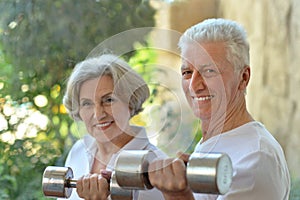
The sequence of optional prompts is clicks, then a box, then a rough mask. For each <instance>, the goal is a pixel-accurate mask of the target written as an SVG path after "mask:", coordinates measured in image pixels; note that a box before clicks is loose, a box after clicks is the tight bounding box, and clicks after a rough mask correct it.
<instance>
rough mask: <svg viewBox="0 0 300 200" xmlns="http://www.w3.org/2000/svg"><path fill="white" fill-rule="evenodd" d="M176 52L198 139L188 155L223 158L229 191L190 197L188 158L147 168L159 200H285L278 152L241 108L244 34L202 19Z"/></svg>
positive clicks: (286, 186) (246, 67)
mask: <svg viewBox="0 0 300 200" xmlns="http://www.w3.org/2000/svg"><path fill="white" fill-rule="evenodd" d="M179 47H180V49H181V56H182V66H181V73H182V87H183V90H184V92H185V95H186V98H187V101H188V103H189V105H190V106H191V108H192V110H193V112H194V114H195V115H196V117H197V118H199V119H200V120H201V127H202V133H203V137H202V139H201V140H200V142H199V143H198V145H197V146H196V148H195V150H194V152H195V153H198V152H224V153H226V154H228V155H229V157H230V158H231V160H232V165H233V179H232V185H231V187H230V189H229V191H228V192H227V193H226V194H225V195H212V194H196V193H193V192H192V191H191V189H190V187H189V185H188V183H187V178H186V167H185V163H184V162H187V160H188V156H184V157H182V158H181V159H172V158H169V159H164V160H158V161H155V162H153V163H151V165H150V170H149V171H150V172H149V178H150V182H151V184H152V185H154V186H155V187H157V188H158V189H160V190H161V191H162V192H163V195H164V197H165V199H185V200H186V199H218V200H221V199H222V200H223V199H227V200H229V199H234V200H240V199H243V200H245V199H249V200H254V199H255V200H256V199H257V200H260V199H261V200H277V199H278V200H282V199H288V197H289V191H290V177H289V172H288V167H287V163H286V160H285V156H284V153H283V150H282V148H281V146H280V145H279V143H278V142H277V141H276V139H275V138H274V137H273V136H272V135H271V134H270V133H269V131H268V130H267V129H266V128H265V127H264V125H263V124H262V123H260V122H258V121H256V120H255V119H253V117H252V116H251V114H250V113H249V112H248V110H247V107H246V100H245V94H246V88H247V86H248V83H249V79H250V71H251V70H250V63H249V44H248V42H247V39H246V33H245V31H244V29H243V28H242V27H241V26H240V25H239V24H237V23H236V22H233V21H230V20H225V19H208V20H205V21H203V22H201V23H199V24H196V25H194V26H192V27H191V28H189V29H188V30H187V31H186V32H185V33H184V34H183V35H182V37H181V38H180V41H179ZM168 163H169V164H168Z"/></svg>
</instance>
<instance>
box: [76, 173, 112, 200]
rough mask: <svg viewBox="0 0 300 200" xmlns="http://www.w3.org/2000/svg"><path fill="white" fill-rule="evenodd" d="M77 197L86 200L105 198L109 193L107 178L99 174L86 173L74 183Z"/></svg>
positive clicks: (104, 199)
mask: <svg viewBox="0 0 300 200" xmlns="http://www.w3.org/2000/svg"><path fill="white" fill-rule="evenodd" d="M76 187H77V193H78V195H79V197H81V198H83V199H86V200H106V199H107V198H108V196H109V194H110V192H109V179H106V178H104V177H103V176H102V175H100V174H88V175H85V176H83V177H81V178H80V179H79V180H78V181H77V184H76Z"/></svg>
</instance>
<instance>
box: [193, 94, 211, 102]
mask: <svg viewBox="0 0 300 200" xmlns="http://www.w3.org/2000/svg"><path fill="white" fill-rule="evenodd" d="M213 97H214V96H213V95H211V96H207V97H198V98H197V97H194V100H196V101H205V100H210V99H212V98H213Z"/></svg>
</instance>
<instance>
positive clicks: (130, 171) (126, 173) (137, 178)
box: [115, 150, 156, 190]
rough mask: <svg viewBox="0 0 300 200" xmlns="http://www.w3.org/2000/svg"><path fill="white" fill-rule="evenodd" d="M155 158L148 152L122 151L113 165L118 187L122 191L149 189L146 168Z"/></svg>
mask: <svg viewBox="0 0 300 200" xmlns="http://www.w3.org/2000/svg"><path fill="white" fill-rule="evenodd" d="M155 158H156V155H155V153H154V152H153V151H150V150H127V151H122V152H121V153H120V154H119V156H118V158H117V160H116V163H115V177H116V182H117V184H118V185H119V186H121V187H122V188H124V189H136V190H145V189H151V188H153V186H152V185H151V183H150V181H149V178H148V167H149V164H150V162H151V161H153V160H154V159H155Z"/></svg>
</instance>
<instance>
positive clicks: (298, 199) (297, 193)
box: [289, 178, 300, 200]
mask: <svg viewBox="0 0 300 200" xmlns="http://www.w3.org/2000/svg"><path fill="white" fill-rule="evenodd" d="M289 199H290V200H300V178H298V179H294V178H292V187H291V193H290V198H289Z"/></svg>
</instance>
